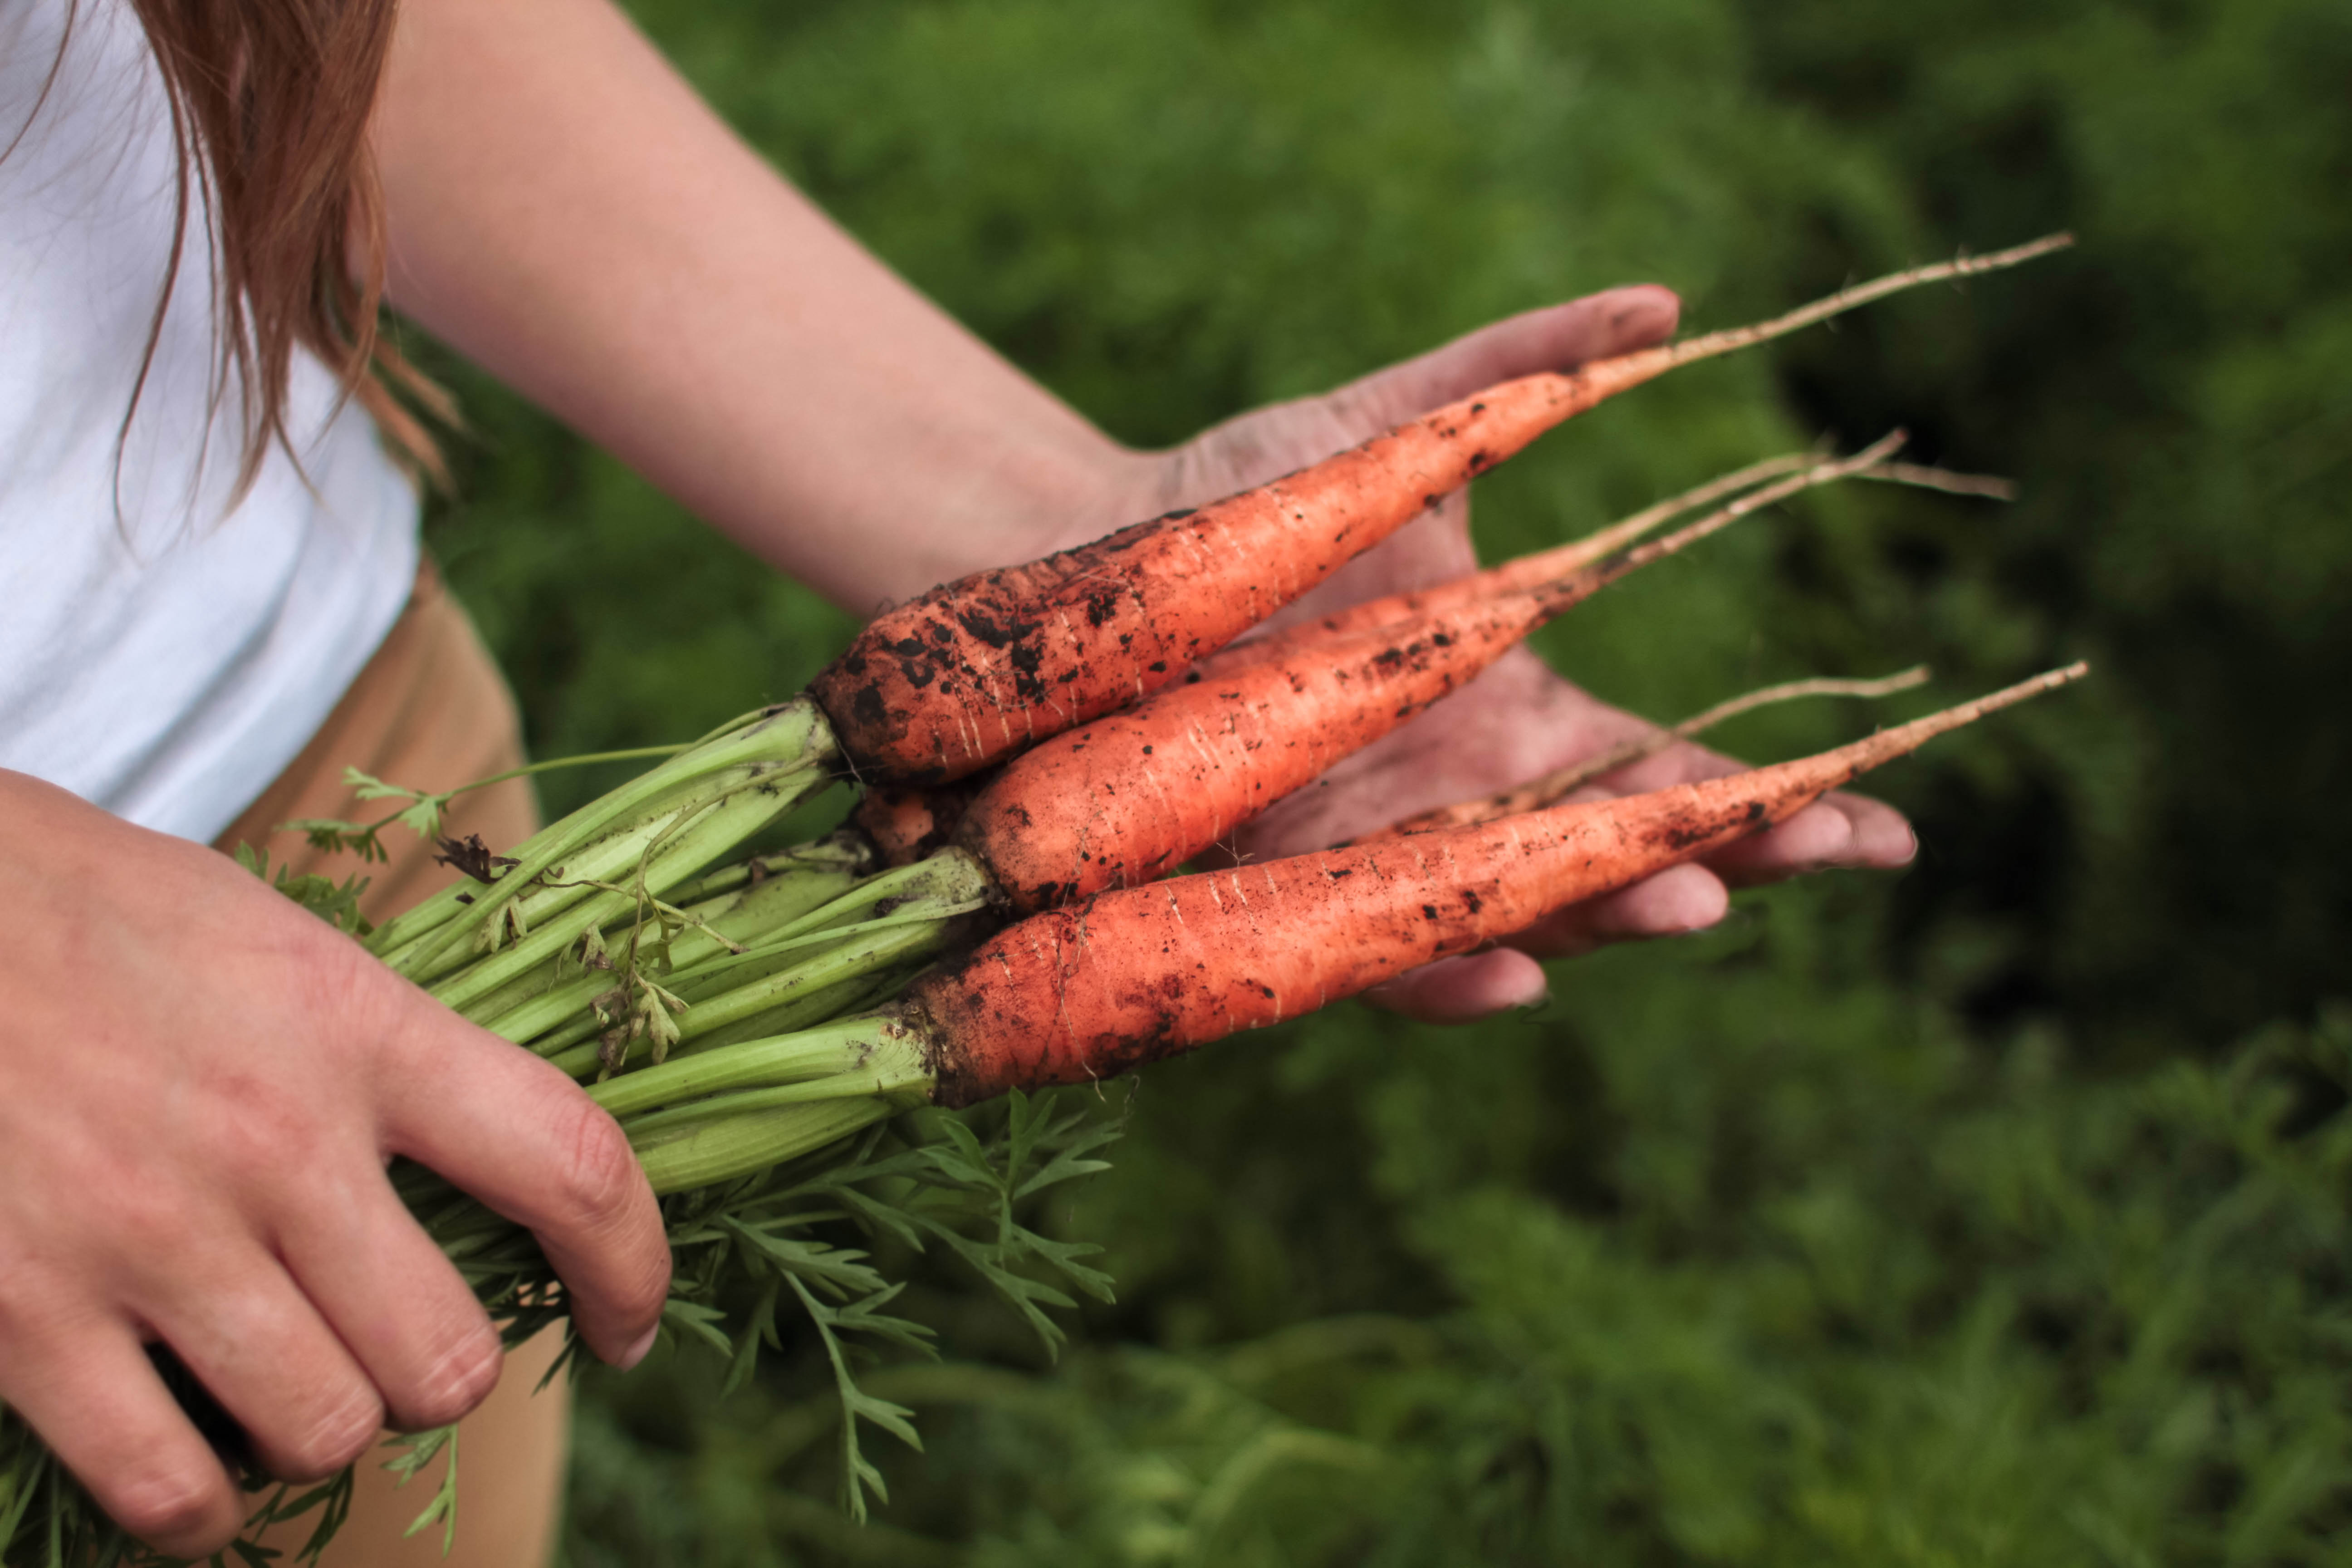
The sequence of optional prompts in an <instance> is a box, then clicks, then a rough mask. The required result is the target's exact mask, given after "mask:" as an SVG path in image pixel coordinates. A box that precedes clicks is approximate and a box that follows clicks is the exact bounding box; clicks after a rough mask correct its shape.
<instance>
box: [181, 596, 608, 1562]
mask: <svg viewBox="0 0 2352 1568" xmlns="http://www.w3.org/2000/svg"><path fill="white" fill-rule="evenodd" d="M521 762H522V737H521V732H520V728H519V726H518V724H517V721H516V714H515V706H514V699H513V697H512V695H511V694H510V693H509V691H508V689H507V685H506V681H505V680H504V679H503V678H501V677H500V676H499V671H498V667H497V666H496V665H495V664H493V663H492V662H491V660H490V657H489V653H488V650H487V649H486V648H484V647H482V642H481V638H480V637H478V636H477V635H476V634H475V631H474V626H473V623H472V622H470V621H468V620H467V618H466V612H465V611H464V610H463V609H461V608H459V607H458V605H457V602H456V601H455V600H453V599H451V598H450V597H449V595H448V591H447V590H446V588H444V587H443V586H442V584H441V580H440V578H439V576H438V575H437V574H436V573H435V572H434V571H433V570H432V568H431V567H430V566H429V565H428V566H427V567H426V568H425V570H424V571H423V572H421V573H419V574H418V576H417V581H416V592H415V596H414V597H413V598H412V599H411V600H410V601H409V605H408V608H407V609H406V610H405V611H404V612H403V614H402V616H401V617H400V622H399V624H398V625H397V626H394V628H393V630H392V635H391V636H390V637H387V638H386V639H385V640H384V644H383V647H382V648H380V649H378V650H377V652H376V655H375V658H373V660H371V661H370V662H369V664H368V667H367V668H366V669H365V670H363V671H362V673H361V675H360V678H359V679H358V680H357V681H356V682H355V683H354V684H353V685H352V689H351V690H350V691H349V692H347V693H346V694H345V695H344V697H343V700H342V701H341V703H340V704H338V705H337V706H336V709H335V710H334V712H333V713H332V714H331V715H330V716H329V718H328V720H327V722H326V724H325V726H324V727H322V728H321V729H320V731H319V733H318V735H317V736H316V737H315V738H314V739H313V740H312V741H311V742H310V745H309V746H308V747H307V748H305V749H304V751H303V752H302V754H301V755H300V756H299V757H298V758H296V759H295V760H294V763H293V765H292V766H290V767H289V768H288V769H287V770H286V772H285V773H283V774H282V775H281V776H280V777H279V778H278V781H277V782H276V783H275V784H271V785H270V786H269V788H268V790H267V791H265V792H264V793H263V795H262V796H261V798H260V799H258V800H257V801H255V802H254V803H253V805H251V806H250V807H248V808H247V811H246V813H245V815H244V816H241V817H239V818H238V819H237V821H236V824H235V825H234V826H231V827H230V828H229V830H228V831H227V832H226V833H225V834H223V835H221V837H220V839H219V840H218V847H221V848H223V849H228V848H233V847H235V846H236V844H238V843H239V842H244V843H248V844H253V845H256V846H257V847H266V848H268V851H269V858H270V862H271V864H272V865H273V866H275V865H279V864H291V865H292V866H293V867H294V868H295V869H296V870H297V871H298V872H302V871H313V870H315V871H319V872H321V873H324V874H329V875H332V876H334V877H335V878H337V879H341V878H343V877H346V876H349V875H351V874H352V872H354V871H361V870H364V871H366V872H368V873H369V874H370V875H372V877H373V881H372V882H371V883H370V885H369V887H368V889H367V893H366V895H365V897H363V898H362V900H361V908H362V910H363V911H364V912H365V913H366V914H367V915H368V916H369V917H370V918H371V919H373V920H382V919H383V917H384V916H386V915H388V914H392V913H394V912H395V911H397V910H402V909H404V908H406V907H407V906H408V905H410V904H413V903H415V901H416V900H418V899H420V898H422V897H424V896H425V894H426V893H428V892H431V891H432V890H433V889H436V888H437V887H439V886H441V885H442V884H443V883H445V882H448V881H452V880H454V879H456V877H457V872H455V871H454V870H452V869H450V868H448V867H446V866H436V865H435V864H434V863H433V850H432V847H431V846H429V845H426V844H424V843H422V842H420V841H417V840H415V837H414V835H411V834H408V833H407V832H406V830H405V829H404V828H400V827H398V826H395V827H394V828H393V829H391V830H390V831H389V832H387V833H386V835H385V847H387V848H388V849H390V850H391V851H392V857H393V858H392V861H391V863H390V864H389V865H377V866H373V867H367V868H362V867H361V866H360V865H359V864H358V863H357V861H356V860H355V859H354V858H352V857H351V856H348V855H341V856H332V855H322V854H320V853H319V852H317V851H315V850H313V849H311V848H310V847H309V845H308V844H307V843H306V842H305V841H304V839H303V837H302V836H301V835H300V834H299V833H278V832H277V831H275V829H276V828H277V826H278V824H280V823H282V822H286V821H288V820H289V819H292V818H295V817H305V816H309V817H347V818H358V819H361V820H368V819H370V818H372V817H373V816H382V815H383V813H384V811H385V809H386V806H385V805H384V804H381V803H374V802H365V803H362V802H360V801H357V800H355V799H354V798H353V797H352V792H351V790H350V789H349V788H348V787H346V786H345V784H343V769H344V768H345V767H357V768H359V769H361V770H362V771H363V772H366V773H373V774H374V775H375V776H376V777H378V778H380V779H383V780H386V781H388V782H390V783H394V784H413V785H415V786H417V787H419V788H424V789H447V788H450V787H452V786H454V785H457V784H467V783H470V782H471V781H473V780H475V779H480V778H488V776H489V775H491V774H492V773H504V772H506V771H507V770H508V769H509V768H513V767H516V766H519V765H520V763H521ZM390 804H392V805H397V804H398V803H397V802H394V803H390ZM538 826H539V808H538V802H537V800H536V799H535V798H534V796H533V795H532V793H531V790H530V783H529V781H528V780H523V779H517V780H513V781H511V782H509V783H507V784H498V785H495V786H493V787H492V788H489V789H486V790H479V791H477V792H476V793H474V794H472V795H460V796H459V797H458V798H457V801H456V802H454V803H453V804H452V806H451V809H450V811H449V814H448V817H447V822H446V828H445V831H446V832H448V833H450V834H452V835H455V836H456V837H465V836H466V835H467V834H468V833H478V834H480V835H481V836H482V838H483V839H484V841H485V842H487V843H488V844H489V845H490V847H492V848H493V849H497V850H504V849H505V848H507V847H509V846H510V845H512V844H514V843H516V842H518V841H519V840H520V839H523V838H527V837H530V834H531V833H532V832H533V831H535V830H536V829H537V827H538ZM561 1343H562V1340H561V1336H560V1331H554V1330H551V1331H548V1332H547V1333H544V1334H541V1336H540V1337H539V1338H538V1339H536V1340H533V1341H532V1342H530V1344H528V1345H525V1346H523V1347H522V1348H521V1349H520V1350H518V1351H516V1352H514V1353H513V1354H511V1355H509V1357H508V1358H507V1366H506V1372H505V1373H504V1375H503V1376H501V1377H500V1378H499V1386H498V1390H497V1392H496V1393H494V1394H491V1395H490V1397H489V1399H488V1401H487V1402H485V1403H484V1404H483V1405H482V1406H481V1408H480V1409H478V1410H477V1411H475V1412H474V1414H473V1415H469V1416H467V1418H466V1420H465V1422H464V1424H463V1425H462V1426H460V1427H459V1428H458V1455H459V1464H458V1472H457V1474H458V1480H457V1494H458V1504H457V1544H456V1547H455V1549H454V1550H453V1551H452V1552H450V1554H449V1555H448V1556H447V1557H446V1558H444V1557H443V1556H442V1555H441V1531H440V1530H439V1529H437V1528H436V1529H432V1530H428V1531H423V1532H421V1533H419V1534H418V1535H416V1536H415V1538H413V1539H410V1540H406V1541H404V1540H402V1539H401V1532H402V1531H404V1530H405V1529H407V1528H408V1524H409V1521H412V1520H414V1519H415V1517H416V1515H417V1513H418V1511H419V1510H422V1509H423V1508H424V1507H425V1504H426V1503H427V1502H428V1501H430V1500H431V1499H432V1496H433V1491H434V1489H435V1487H436V1485H437V1484H438V1482H439V1479H440V1477H439V1474H438V1472H437V1466H436V1468H434V1469H429V1470H427V1471H426V1472H425V1474H423V1475H420V1476H418V1477H417V1478H416V1479H415V1480H414V1481H411V1482H410V1483H409V1484H408V1485H407V1486H406V1487H405V1488H402V1489H397V1490H395V1489H394V1487H393V1484H392V1481H391V1478H389V1477H388V1476H386V1475H385V1474H384V1473H383V1471H382V1470H381V1469H380V1468H378V1458H377V1457H374V1456H370V1457H363V1458H362V1459H361V1461H360V1468H359V1490H358V1495H357V1498H356V1500H354V1502H353V1504H352V1514H351V1520H350V1521H349V1522H348V1523H347V1524H346V1525H345V1526H344V1527H343V1530H342V1531H341V1534H340V1535H338V1536H337V1537H336V1540H335V1543H334V1545H333V1546H332V1547H331V1548H330V1549H329V1550H328V1552H327V1553H326V1556H325V1559H324V1562H325V1563H326V1565H327V1568H394V1565H399V1568H407V1565H410V1564H414V1565H415V1568H428V1565H431V1568H537V1565H538V1564H541V1563H545V1562H547V1560H548V1558H549V1555H550V1553H551V1551H552V1548H553V1544H554V1534H555V1524H556V1518H557V1510H558V1509H559V1507H560V1505H561V1503H562V1491H563V1463H564V1432H565V1426H566V1420H567V1417H568V1416H569V1415H570V1407H571V1398H570V1392H569V1390H568V1389H567V1388H566V1387H565V1386H564V1384H562V1381H561V1380H559V1381H558V1382H556V1383H555V1384H551V1385H550V1386H549V1387H548V1388H547V1389H546V1390H545V1391H543V1392H541V1393H540V1394H537V1395H536V1396H534V1395H533V1394H532V1393H531V1390H532V1388H533V1387H534V1386H535V1385H536V1384H538V1382H539V1380H540V1377H541V1374H542V1373H545V1372H546V1370H547V1368H548V1365H549V1363H551V1361H552V1360H553V1359H554V1356H555V1352H556V1351H557V1349H558V1348H559V1347H560V1345H561ZM308 1530H309V1523H308V1521H302V1522H301V1523H300V1524H299V1528H298V1529H282V1530H279V1531H273V1532H272V1533H271V1534H270V1535H269V1536H268V1544H270V1545H272V1546H276V1547H278V1548H280V1549H281V1550H283V1551H284V1552H285V1553H286V1556H287V1559H288V1560H289V1561H291V1559H292V1557H293V1554H294V1551H295V1549H296V1548H298V1547H299V1546H300V1545H301V1543H302V1542H303V1540H304V1539H305V1538H306V1535H307V1531H308Z"/></svg>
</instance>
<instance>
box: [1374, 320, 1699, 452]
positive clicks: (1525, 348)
mask: <svg viewBox="0 0 2352 1568" xmlns="http://www.w3.org/2000/svg"><path fill="white" fill-rule="evenodd" d="M1681 310H1682V302H1681V301H1680V300H1677V299H1676V298H1675V294H1674V291H1673V290H1672V289H1662V288H1659V287H1658V286H1657V285H1655V284H1651V283H1643V284H1635V285H1633V286H1631V287H1629V288H1622V289H1607V290H1605V291H1604V292H1601V293H1599V294H1591V295H1587V296H1586V297H1585V298H1583V299H1581V300H1570V301H1569V302H1568V303H1567V304H1564V305H1550V306H1546V307H1545V308H1544V309H1542V310H1527V311H1522V312H1521V313H1520V314H1518V315H1516V316H1510V317H1506V318H1505V319H1504V320H1502V321H1496V322H1495V323H1494V324H1493V325H1491V326H1486V327H1481V328H1480V329H1479V330H1478V331H1475V332H1472V333H1470V334H1469V335H1468V336H1466V337H1460V338H1456V339H1454V341H1453V342H1450V343H1447V344H1446V345H1445V346H1444V347H1443V348H1438V349H1433V350H1431V351H1430V352H1429V353H1425V354H1423V355H1421V356H1419V357H1418V358H1415V359H1409V360H1407V361H1405V362H1404V363H1402V364H1396V365H1391V366H1390V367H1389V368H1388V369H1386V370H1382V371H1376V372H1374V373H1373V374H1370V375H1368V376H1365V377H1364V378H1363V379H1361V380H1360V381H1355V382H1351V383H1349V384H1348V385H1347V386H1344V387H1342V388H1340V389H1339V392H1337V393H1335V394H1334V395H1333V401H1334V402H1335V403H1338V404H1339V405H1343V406H1346V407H1349V408H1350V409H1353V410H1356V411H1358V412H1360V414H1361V416H1363V424H1364V428H1363V430H1362V431H1361V432H1360V434H1362V435H1370V433H1372V432H1373V431H1376V430H1385V429H1387V428H1388V427H1389V426H1391V425H1396V424H1399V423H1402V421H1404V420H1407V419H1410V418H1412V417H1413V416H1415V415H1418V414H1425V413H1427V412H1428V411H1429V410H1430V409H1433V408H1435V407H1437V406H1438V405H1441V404H1445V403H1451V402H1453V401H1454V399H1455V398H1457V397H1467V396H1469V395H1471V394H1472V393H1474V392H1476V391H1479V390H1480V389H1481V388H1484V387H1488V386H1492V385H1494V384H1496V382H1498V381H1508V380H1510V379H1512V378H1513V377H1514V376H1521V375H1533V374H1536V373H1537V372H1538V371H1548V370H1573V369H1574V368H1575V367H1577V366H1578V365H1580V364H1584V363H1588V362H1590V361H1592V360H1596V359H1607V358H1609V357H1610V356H1612V355H1613V354H1621V353H1632V352H1633V350H1635V349H1640V348H1647V347H1648V346H1649V345H1650V344H1652V343H1654V342H1659V341H1661V340H1663V339H1664V338H1665V337H1666V336H1667V335H1668V334H1670V333H1672V332H1673V331H1674V330H1675V321H1676V319H1677V318H1678V317H1679V315H1680V313H1681Z"/></svg>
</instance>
